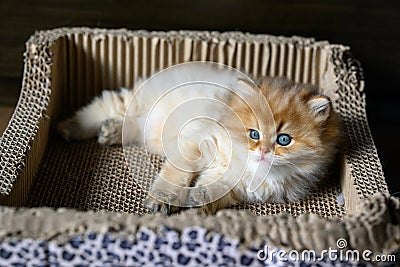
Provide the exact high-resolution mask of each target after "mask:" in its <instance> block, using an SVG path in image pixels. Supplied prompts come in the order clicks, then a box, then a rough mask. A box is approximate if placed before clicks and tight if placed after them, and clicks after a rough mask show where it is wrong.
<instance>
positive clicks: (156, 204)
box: [144, 196, 179, 215]
mask: <svg viewBox="0 0 400 267" xmlns="http://www.w3.org/2000/svg"><path fill="white" fill-rule="evenodd" d="M144 206H145V207H146V208H147V209H149V210H150V211H151V212H152V213H156V212H161V213H162V214H165V215H170V214H172V213H175V212H178V211H179V207H177V206H173V205H171V204H168V203H164V202H162V201H159V200H158V199H155V198H153V197H150V196H148V197H147V198H146V199H145V201H144Z"/></svg>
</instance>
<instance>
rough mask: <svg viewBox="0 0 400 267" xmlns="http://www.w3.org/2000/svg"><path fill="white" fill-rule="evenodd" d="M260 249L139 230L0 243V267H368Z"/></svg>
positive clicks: (202, 233) (202, 234)
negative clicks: (276, 255) (265, 253)
mask: <svg viewBox="0 0 400 267" xmlns="http://www.w3.org/2000/svg"><path fill="white" fill-rule="evenodd" d="M263 247H264V246H263ZM260 249H262V248H261V247H258V248H256V247H254V248H252V249H247V250H246V249H243V248H242V249H240V248H239V242H238V241H235V240H229V239H227V238H225V237H223V236H221V235H220V234H218V233H207V231H206V230H205V229H204V228H201V227H189V228H186V229H185V230H184V231H183V232H182V233H178V232H176V231H174V230H172V229H168V228H163V229H162V230H161V231H160V232H157V233H156V232H154V231H151V230H149V229H147V228H141V229H140V230H139V231H138V232H137V233H136V235H132V236H126V235H125V236H123V237H118V236H117V235H110V234H99V233H87V234H84V235H79V236H75V237H73V238H72V239H70V240H69V241H68V242H66V243H62V244H61V243H57V242H55V241H37V240H33V239H23V240H11V241H10V240H8V241H7V242H6V241H3V242H0V266H1V267H3V266H4V267H6V266H7V267H8V266H37V267H39V266H54V267H55V266H60V267H61V266H99V267H100V266H113V267H114V266H115V267H117V266H118V267H119V266H121V267H122V266H149V267H150V266H151V267H153V266H168V267H176V266H210V267H214V266H221V267H222V266H307V267H308V266H321V267H323V266H368V265H365V264H361V263H360V264H361V265H358V264H356V263H355V264H352V263H350V262H339V261H336V262H332V261H330V260H326V261H322V262H321V261H319V262H290V261H277V260H275V259H273V258H272V257H268V258H267V259H265V260H261V259H258V258H259V256H260V254H259V252H260Z"/></svg>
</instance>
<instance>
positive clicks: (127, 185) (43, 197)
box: [27, 138, 345, 217]
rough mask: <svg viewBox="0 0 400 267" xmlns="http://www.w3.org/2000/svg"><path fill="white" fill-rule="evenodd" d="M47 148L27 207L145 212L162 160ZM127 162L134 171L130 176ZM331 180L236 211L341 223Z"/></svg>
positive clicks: (68, 146)
mask: <svg viewBox="0 0 400 267" xmlns="http://www.w3.org/2000/svg"><path fill="white" fill-rule="evenodd" d="M49 142H50V143H49V144H48V146H47V150H46V153H45V155H44V157H43V159H42V161H41V165H40V167H39V171H38V173H37V174H36V177H35V178H34V181H35V182H34V184H33V186H32V190H31V192H30V195H29V196H28V200H27V203H28V206H30V207H40V206H49V207H57V208H58V207H68V208H75V209H79V210H109V211H118V212H129V213H138V214H143V213H148V212H149V211H148V210H147V209H146V208H145V207H144V206H143V200H144V199H145V197H146V194H147V188H148V187H149V185H150V184H151V181H152V179H153V177H155V175H156V174H157V172H158V170H159V168H160V167H161V165H162V159H160V158H158V157H157V156H154V155H150V154H147V152H146V151H145V149H144V148H141V147H138V146H132V147H130V148H129V149H127V150H125V156H126V157H124V151H123V149H122V147H120V146H112V147H107V146H101V145H99V144H97V142H96V141H95V140H90V141H85V142H75V143H67V142H64V141H63V140H61V139H58V138H55V139H52V140H50V141H49ZM127 161H129V162H130V164H133V165H134V167H133V168H131V170H129V168H128V167H127V165H126V162H127ZM131 166H132V165H131ZM331 180H332V181H331V182H328V183H327V182H325V183H321V184H320V185H319V186H318V189H317V190H316V191H315V192H314V193H313V194H312V195H311V196H310V197H309V198H307V199H304V200H302V201H300V202H296V203H285V204H271V203H269V204H265V203H257V204H240V205H237V206H235V207H234V208H236V209H245V210H249V211H251V212H253V213H254V214H256V215H270V214H277V213H281V212H287V213H290V214H293V215H298V214H300V213H316V214H320V215H322V216H324V217H342V216H343V215H344V212H345V210H344V207H343V206H340V205H338V204H337V202H336V196H337V195H338V194H339V193H340V186H339V182H338V181H337V182H334V181H335V180H337V179H331Z"/></svg>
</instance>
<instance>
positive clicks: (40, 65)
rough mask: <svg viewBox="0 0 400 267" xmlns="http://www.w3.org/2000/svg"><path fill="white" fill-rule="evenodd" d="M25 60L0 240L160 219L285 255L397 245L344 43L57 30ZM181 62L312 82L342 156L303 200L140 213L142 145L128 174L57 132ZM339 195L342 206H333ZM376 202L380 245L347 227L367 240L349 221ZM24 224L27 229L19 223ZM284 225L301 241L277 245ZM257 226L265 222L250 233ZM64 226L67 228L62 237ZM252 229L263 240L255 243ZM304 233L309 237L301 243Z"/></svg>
mask: <svg viewBox="0 0 400 267" xmlns="http://www.w3.org/2000/svg"><path fill="white" fill-rule="evenodd" d="M24 57H25V65H24V77H23V82H22V90H21V95H20V99H19V102H18V104H17V107H16V110H15V112H14V114H13V117H12V119H11V122H10V124H9V125H8V127H7V128H6V130H5V132H4V134H3V136H2V137H1V140H0V154H1V162H0V194H1V196H0V204H1V205H3V206H8V207H3V208H2V209H1V210H0V214H2V215H1V217H2V218H1V219H0V220H2V224H1V226H0V239H1V238H2V237H4V234H2V233H8V234H9V235H10V233H11V234H16V232H15V229H17V228H18V227H17V225H18V226H20V227H21V228H23V229H20V231H22V233H21V232H20V234H18V236H19V237H20V238H27V237H30V238H32V237H33V238H45V239H46V238H48V237H49V236H48V234H46V233H45V232H44V231H45V229H44V228H42V227H41V226H40V225H43V224H46V225H52V226H51V227H49V229H48V230H49V231H50V232H51V231H55V232H57V231H62V232H63V234H62V236H64V237H65V236H67V237H68V236H69V237H71V236H72V234H74V235H76V234H79V233H84V232H85V231H84V230H82V229H81V230H82V231H81V230H79V229H77V228H74V227H77V223H78V221H79V223H82V224H83V225H86V231H87V230H88V229H89V230H91V231H95V232H96V231H100V232H101V231H103V232H104V231H105V232H107V231H110V227H111V225H112V224H113V223H114V224H115V223H116V222H117V224H118V225H124V227H125V228H126V229H125V230H126V231H128V232H129V231H134V230H132V229H133V228H130V227H129V226H127V222H128V221H129V222H130V223H131V224H132V225H136V226H138V227H139V226H145V227H150V228H151V227H152V226H153V227H155V225H156V223H155V222H154V220H155V219H154V218H157V220H156V221H157V223H158V224H163V225H169V226H170V227H173V228H174V229H180V230H182V229H185V227H188V226H189V225H190V222H191V223H193V224H194V225H197V226H199V227H204V228H206V229H208V230H209V231H216V232H219V233H222V234H223V235H227V236H231V237H234V238H242V239H243V244H247V245H249V244H251V243H252V242H256V241H257V240H258V241H260V240H261V239H262V240H268V242H270V243H271V244H275V245H276V246H281V247H286V248H295V249H304V248H316V249H324V246H328V245H329V244H331V243H332V242H334V241H335V240H337V239H338V238H339V237H341V236H342V235H344V236H343V238H349V239H350V240H348V241H349V242H350V243H351V245H352V246H353V247H358V248H363V247H367V246H372V245H371V244H372V243H373V244H374V245H373V247H374V249H376V250H377V251H382V249H384V248H385V249H387V248H389V247H390V248H393V244H394V243H393V242H392V243H391V245H390V246H389V245H388V244H389V243H390V242H389V241H390V240H391V241H393V240H394V239H393V238H395V236H396V235H397V237H398V234H399V232H398V231H397V230H396V231H397V232H396V231H395V230H393V229H394V228H391V226H390V225H391V222H390V218H389V217H390V216H397V217H396V218H398V216H399V213H398V212H399V210H398V206H397V210H396V212H395V213H394V215H393V213H391V211H393V208H394V206H396V205H398V202H397V204H396V205H394V204H390V203H392V202H395V201H396V200H395V199H393V198H391V197H390V196H389V195H388V189H387V186H386V182H385V179H384V175H383V172H382V168H381V164H380V162H379V158H378V155H377V151H376V148H375V145H374V143H373V140H372V137H371V132H370V129H369V127H368V122H367V117H366V110H365V94H364V92H363V88H364V81H363V77H362V70H361V68H360V64H359V62H358V61H356V60H355V59H354V58H353V57H352V56H351V54H350V53H349V48H348V47H346V46H343V45H333V44H329V43H328V42H326V41H322V42H321V41H315V40H314V39H312V38H302V37H291V38H286V37H276V36H271V35H263V34H260V35H253V34H244V33H240V32H226V33H218V32H196V31H177V32H147V31H128V30H125V29H121V30H101V29H88V28H62V29H55V30H51V31H40V32H37V33H35V34H34V35H33V36H32V37H31V38H30V39H29V40H28V42H27V44H26V52H25V54H24ZM188 61H214V62H219V63H223V64H227V65H229V66H232V67H234V68H237V69H239V70H242V71H243V72H245V73H247V74H249V75H251V76H254V77H257V76H265V75H268V76H286V77H289V78H290V79H292V80H294V81H296V82H304V83H312V84H315V85H317V86H319V87H320V88H321V90H322V92H323V93H324V94H327V95H328V96H330V97H331V99H332V100H333V106H334V109H335V110H336V112H337V113H338V114H339V115H340V118H341V120H342V123H343V127H344V131H345V134H346V139H347V140H346V141H347V143H346V149H345V151H344V153H343V154H341V155H340V156H339V158H338V161H337V165H336V166H335V170H336V171H335V172H333V173H332V175H331V177H327V179H325V180H324V182H323V183H321V185H319V187H318V190H316V191H314V192H313V193H312V195H311V196H310V197H308V198H306V199H304V200H302V201H299V202H296V203H284V204H271V203H269V204H241V205H238V206H237V207H235V208H237V209H240V210H242V211H237V210H234V209H232V210H226V211H223V212H221V213H220V215H217V216H210V218H207V217H201V216H200V215H196V214H193V211H187V212H183V213H182V214H180V215H177V216H173V217H171V218H167V217H163V216H160V215H144V214H146V213H148V211H147V210H146V209H145V208H144V206H143V200H144V198H145V196H146V192H145V191H144V190H143V187H142V186H141V185H140V184H137V183H136V182H135V180H134V179H132V176H138V177H140V180H142V181H143V183H149V182H151V179H152V178H153V177H154V174H155V173H156V172H157V168H156V169H154V168H151V166H149V165H146V164H147V163H146V162H147V161H145V160H143V157H146V153H144V151H143V149H142V148H140V147H135V148H133V149H132V151H131V154H130V156H132V157H134V160H136V161H137V166H138V167H137V169H136V170H134V171H133V172H131V171H130V170H128V169H127V168H126V167H124V155H123V152H122V148H120V147H102V146H100V145H98V144H97V143H96V141H95V140H91V141H84V142H74V143H66V142H64V141H63V140H61V139H60V137H58V136H57V134H56V133H55V125H56V123H57V122H58V121H59V120H60V119H62V118H65V117H66V116H69V115H71V114H72V112H74V111H75V110H76V109H78V108H79V107H81V106H83V105H85V104H86V103H88V102H89V101H90V100H91V99H92V98H93V97H94V96H96V95H98V94H99V93H100V92H101V91H102V90H103V89H118V88H120V87H133V86H134V81H135V80H136V79H137V78H138V77H142V76H145V77H147V76H149V75H151V74H153V73H155V72H156V71H158V70H161V69H164V68H166V67H169V66H172V65H174V64H178V63H182V62H188ZM151 157H152V158H151V160H152V162H153V163H155V164H156V166H160V165H161V164H162V161H161V159H159V158H157V157H155V156H154V157H153V156H151ZM340 193H343V196H344V205H342V204H341V203H338V201H337V198H338V196H339V194H340ZM339 202H340V201H339ZM366 203H367V204H366ZM371 203H372V204H371ZM363 205H364V206H363ZM374 205H377V207H378V206H379V207H380V208H379V209H377V210H381V212H384V213H385V212H386V213H385V214H391V215H390V216H389V217H388V218H383V217H380V218H378V217H377V218H375V217H374V218H375V220H377V221H374V222H364V223H366V224H368V223H371V224H373V223H375V224H379V225H382V227H383V228H385V229H391V230H387V231H386V230H385V231H384V230H383V228H382V231H381V232H379V233H380V234H382V236H381V237H379V238H378V239H379V240H378V239H375V234H374V235H373V236H372V237H371V236H370V237H368V238H367V237H366V238H365V239H362V241H360V239H359V238H357V237H356V236H354V233H349V231H352V230H349V229H347V228H346V227H348V226H349V225H353V224H354V225H353V226H354V227H355V228H354V231H356V230H357V229H361V230H360V231H361V232H362V231H364V232H363V234H365V235H367V233H368V231H370V230H368V229H367V228H368V225H361V226H360V225H359V224H357V223H356V222H358V220H364V219H363V218H366V217H369V216H373V215H372V214H374V212H376V211H377V210H374V209H373V208H374V207H375V206H374ZM382 205H383V206H382ZM42 206H46V207H52V208H59V207H64V208H68V209H67V210H63V211H62V212H60V211H55V210H53V209H43V208H37V207H42ZM10 207H11V208H10ZM17 207H29V208H28V209H22V210H21V209H17ZM360 207H364V210H360ZM74 209H78V210H80V211H75V210H74ZM99 210H108V211H114V212H118V215H115V216H116V218H119V219H115V218H113V219H110V218H112V216H111V215H104V213H101V214H100V213H93V212H92V211H99ZM243 210H245V211H243ZM126 213H135V214H136V215H132V214H126ZM35 214H36V215H35ZM37 214H39V215H37ZM106 214H108V213H106ZM276 214H279V215H276ZM260 215H261V216H260ZM267 215H274V216H267ZM218 216H219V217H218ZM263 216H264V217H263ZM265 216H266V217H265ZM73 218H75V219H76V221H74V220H73ZM85 218H86V219H85ZM122 218H123V219H122ZM177 218H178V219H177ZM179 218H180V219H179ZM282 218H283V219H282ZM124 220H125V221H124ZM17 221H18V222H17ZM28 221H29V224H31V227H30V229H31V230H26V227H25V228H24V227H23V225H24V223H25V224H28ZM94 221H98V222H99V221H102V223H103V224H104V225H105V226H104V227H105V228H104V227H103V228H101V227H100V228H99V227H98V226H96V225H95V224H94V223H93V222H94ZM283 221H285V223H284V224H285V225H282V229H281V230H280V231H285V229H286V231H288V232H291V233H292V234H293V231H297V234H294V236H293V237H291V238H289V237H286V238H283V236H282V233H281V234H277V235H276V236H274V234H273V233H274V231H275V233H278V232H279V231H278V230H277V229H276V227H281V226H279V225H281V224H282V223H283ZM378 221H379V222H378ZM267 222H268V223H269V224H270V227H269V228H268V227H267V226H266V225H267ZM353 222H354V223H353ZM64 223H65V224H64ZM230 223H232V224H234V225H237V227H239V228H238V229H241V228H243V227H244V228H245V229H248V230H243V231H238V232H235V233H234V232H232V229H230V227H229V226H228V225H229V224H230ZM260 223H262V224H263V226H262V227H261V228H260V229H258V228H257V224H260ZM264 223H265V224H264ZM12 224H14V226H15V227H16V228H15V229H12ZM241 224H242V226H240V225H241ZM7 225H8V226H7ZM355 225H357V226H355ZM7 227H11V228H7ZM35 227H36V228H35ZM71 227H72V228H73V229H74V230H71V229H72V228H71ZM357 227H358V228H357ZM67 228H68V229H70V230H68V231H65V229H67ZM60 229H64V230H60ZM121 229H122V228H121ZM294 229H297V230H294ZM314 229H315V230H314ZM365 229H367V230H365ZM117 231H118V230H117ZM135 231H136V230H135ZM249 231H250V232H249ZM324 231H326V232H324ZM361 232H359V233H361ZM256 233H258V234H260V236H258V237H257V238H255V236H254V235H255V234H256ZM262 233H264V236H262ZM307 234H309V235H313V236H314V237H313V238H311V239H310V238H305V236H307ZM317 237H318V238H319V239H318V238H317ZM296 240H297V241H298V242H297V241H296ZM299 240H300V241H299ZM397 240H399V239H397Z"/></svg>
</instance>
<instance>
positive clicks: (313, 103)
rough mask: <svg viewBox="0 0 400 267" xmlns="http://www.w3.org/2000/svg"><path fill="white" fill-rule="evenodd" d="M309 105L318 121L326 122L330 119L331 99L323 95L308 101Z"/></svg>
mask: <svg viewBox="0 0 400 267" xmlns="http://www.w3.org/2000/svg"><path fill="white" fill-rule="evenodd" d="M308 105H309V107H310V108H311V111H312V113H313V114H314V116H315V118H316V119H317V120H318V121H320V122H324V121H325V120H326V119H327V118H328V117H329V114H330V110H331V101H330V99H329V97H327V96H321V95H319V96H315V97H313V98H311V99H310V100H308Z"/></svg>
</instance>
